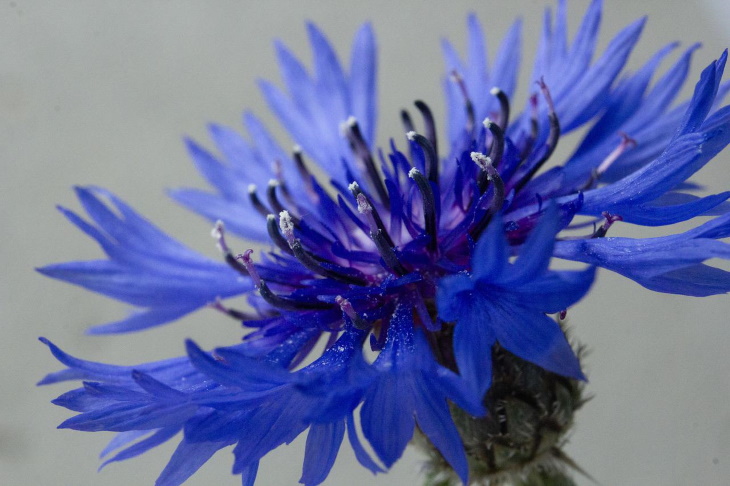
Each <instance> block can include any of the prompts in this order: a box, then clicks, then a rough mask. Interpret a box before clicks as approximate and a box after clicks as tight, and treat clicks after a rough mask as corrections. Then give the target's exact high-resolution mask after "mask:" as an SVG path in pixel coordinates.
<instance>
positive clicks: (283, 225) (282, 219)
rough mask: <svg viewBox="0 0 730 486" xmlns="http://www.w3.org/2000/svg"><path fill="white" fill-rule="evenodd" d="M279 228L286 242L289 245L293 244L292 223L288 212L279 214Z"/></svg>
mask: <svg viewBox="0 0 730 486" xmlns="http://www.w3.org/2000/svg"><path fill="white" fill-rule="evenodd" d="M279 228H280V229H281V232H282V234H283V235H284V238H286V241H287V242H288V243H289V244H290V245H291V243H293V242H294V223H293V222H292V219H291V215H290V214H289V211H282V212H280V213H279Z"/></svg>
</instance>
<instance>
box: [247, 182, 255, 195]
mask: <svg viewBox="0 0 730 486" xmlns="http://www.w3.org/2000/svg"><path fill="white" fill-rule="evenodd" d="M248 193H249V194H256V184H249V185H248Z"/></svg>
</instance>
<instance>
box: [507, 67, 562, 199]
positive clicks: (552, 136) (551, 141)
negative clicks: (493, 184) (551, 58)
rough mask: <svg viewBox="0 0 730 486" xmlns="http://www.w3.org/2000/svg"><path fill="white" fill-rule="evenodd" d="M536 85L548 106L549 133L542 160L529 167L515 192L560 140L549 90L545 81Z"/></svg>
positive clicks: (549, 154) (558, 126)
mask: <svg viewBox="0 0 730 486" xmlns="http://www.w3.org/2000/svg"><path fill="white" fill-rule="evenodd" d="M538 84H539V85H540V89H541V90H542V95H543V97H544V98H545V102H546V103H547V106H548V120H549V121H550V132H549V133H548V139H547V141H546V142H545V147H546V150H545V154H544V155H543V156H542V158H540V160H538V161H537V162H536V163H535V164H533V166H532V167H530V169H529V170H528V171H527V173H526V174H525V175H524V176H523V177H522V178H521V179H520V181H519V182H518V183H517V185H516V186H515V192H517V191H519V190H520V189H522V188H523V187H524V186H525V184H527V183H528V182H529V181H530V179H532V177H533V176H534V175H535V174H536V173H537V171H538V170H540V168H541V167H542V166H543V164H545V162H547V160H548V159H549V158H550V156H551V155H552V154H553V152H554V151H555V147H557V146H558V140H559V139H560V121H559V120H558V115H557V114H556V113H555V105H554V104H553V98H552V96H551V95H550V90H549V89H548V87H547V85H546V84H545V81H544V80H543V79H542V78H540V80H539V81H538Z"/></svg>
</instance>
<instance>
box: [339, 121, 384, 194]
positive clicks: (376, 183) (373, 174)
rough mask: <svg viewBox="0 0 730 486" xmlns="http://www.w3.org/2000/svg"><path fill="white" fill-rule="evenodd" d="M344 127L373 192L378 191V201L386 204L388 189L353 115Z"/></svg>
mask: <svg viewBox="0 0 730 486" xmlns="http://www.w3.org/2000/svg"><path fill="white" fill-rule="evenodd" d="M345 127H346V130H345V131H346V134H347V138H348V139H349V141H350V144H351V145H352V148H353V151H354V152H355V155H356V156H357V157H358V159H359V160H360V162H362V163H363V165H365V170H366V172H367V174H368V179H369V180H370V182H371V183H372V185H373V187H374V188H375V192H377V193H378V198H379V199H380V202H381V203H382V204H383V205H385V206H387V205H388V201H389V198H388V191H387V190H386V188H385V184H383V179H382V178H381V177H380V174H379V173H378V168H377V167H376V166H375V160H373V156H372V154H371V153H370V149H369V148H368V145H367V143H366V142H365V138H363V136H362V132H361V131H360V125H358V123H357V120H356V119H355V117H353V116H351V117H350V118H348V119H347V123H346V125H345Z"/></svg>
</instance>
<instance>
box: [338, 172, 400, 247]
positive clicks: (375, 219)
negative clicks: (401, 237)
mask: <svg viewBox="0 0 730 486" xmlns="http://www.w3.org/2000/svg"><path fill="white" fill-rule="evenodd" d="M348 189H350V192H351V193H352V195H353V196H354V197H355V200H356V201H357V210H358V212H359V213H360V214H364V215H365V216H366V218H365V219H366V220H367V223H368V226H369V227H370V231H371V232H377V231H378V230H380V231H382V232H383V236H384V237H385V239H386V241H387V242H388V245H390V246H391V247H395V243H394V242H393V240H392V239H391V237H390V234H388V232H387V231H386V229H385V224H384V223H383V220H382V219H381V218H380V214H379V213H378V211H377V210H376V209H375V208H374V207H373V205H372V203H371V202H370V200H369V199H368V197H367V196H366V195H365V193H364V192H362V189H361V188H360V185H359V184H358V183H357V182H352V183H351V184H350V185H349V186H348ZM361 198H362V199H364V201H365V202H366V203H367V204H366V205H365V204H363V203H361ZM366 206H367V207H369V208H370V209H369V210H368V211H367V213H366V212H363V208H364V207H366Z"/></svg>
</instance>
